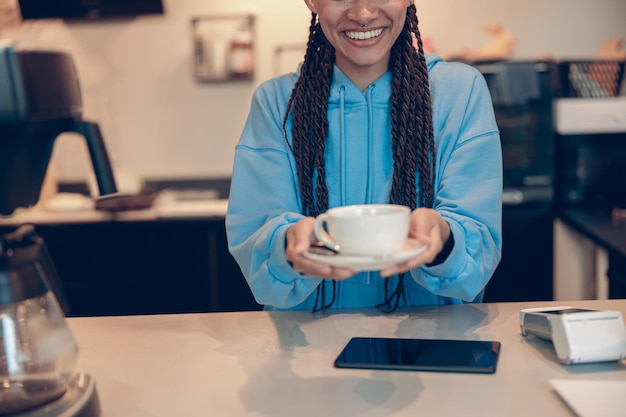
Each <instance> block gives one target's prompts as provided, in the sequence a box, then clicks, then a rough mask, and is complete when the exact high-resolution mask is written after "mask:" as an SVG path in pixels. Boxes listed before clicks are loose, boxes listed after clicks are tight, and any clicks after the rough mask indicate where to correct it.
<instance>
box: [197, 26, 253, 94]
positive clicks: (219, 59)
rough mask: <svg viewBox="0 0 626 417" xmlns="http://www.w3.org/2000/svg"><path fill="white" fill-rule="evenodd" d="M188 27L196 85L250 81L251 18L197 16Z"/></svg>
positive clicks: (251, 53) (251, 68) (251, 78)
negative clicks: (189, 27) (191, 33)
mask: <svg viewBox="0 0 626 417" xmlns="http://www.w3.org/2000/svg"><path fill="white" fill-rule="evenodd" d="M191 25H192V32H193V43H194V75H195V79H196V81H197V82H200V83H211V82H230V81H251V80H253V79H254V38H255V36H254V28H255V16H254V15H252V14H245V15H227V16H200V17H194V18H193V19H192V21H191Z"/></svg>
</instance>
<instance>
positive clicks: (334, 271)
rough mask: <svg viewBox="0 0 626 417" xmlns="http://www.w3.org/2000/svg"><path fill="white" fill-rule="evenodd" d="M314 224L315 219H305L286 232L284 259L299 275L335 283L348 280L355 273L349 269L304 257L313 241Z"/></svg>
mask: <svg viewBox="0 0 626 417" xmlns="http://www.w3.org/2000/svg"><path fill="white" fill-rule="evenodd" d="M314 223H315V218H313V217H305V218H304V219H302V220H299V221H298V222H297V223H295V224H294V225H293V226H291V227H290V228H289V230H287V234H286V236H285V239H286V240H287V242H286V243H287V244H286V248H285V257H286V258H287V260H288V261H289V262H290V263H291V265H292V266H293V269H295V270H296V271H298V272H299V273H300V274H301V275H306V276H311V277H322V278H325V279H333V280H337V281H341V280H344V279H347V278H350V277H351V276H352V275H354V274H355V273H356V272H355V271H353V270H352V269H350V268H341V267H334V266H331V265H327V264H324V263H321V262H316V261H314V260H312V259H309V258H306V257H305V256H304V253H305V252H307V251H308V250H309V248H310V247H311V242H312V241H313V240H314V239H315V238H314V235H313V225H314Z"/></svg>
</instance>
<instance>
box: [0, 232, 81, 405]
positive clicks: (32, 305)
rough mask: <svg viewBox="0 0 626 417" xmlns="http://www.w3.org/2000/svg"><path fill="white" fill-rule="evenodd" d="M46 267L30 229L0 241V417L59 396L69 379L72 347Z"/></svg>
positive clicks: (38, 240) (42, 250) (74, 349)
mask: <svg viewBox="0 0 626 417" xmlns="http://www.w3.org/2000/svg"><path fill="white" fill-rule="evenodd" d="M50 266H51V263H50V262H49V260H48V259H47V252H46V251H45V246H44V244H43V240H42V239H41V238H40V237H39V236H37V235H36V234H35V233H34V229H33V227H32V226H30V225H26V226H22V227H20V228H19V229H18V230H17V231H15V232H13V233H11V234H9V235H5V236H2V237H0V416H5V415H11V414H15V413H20V412H23V411H26V410H30V409H33V408H36V407H38V406H41V405H43V404H46V403H48V402H51V401H53V400H55V399H57V398H59V397H61V396H62V395H63V394H64V393H65V391H66V389H67V386H68V383H69V382H70V380H71V378H72V377H73V375H74V372H75V366H76V362H77V359H78V348H77V345H76V342H75V340H74V337H73V336H72V333H71V332H70V329H69V327H68V326H67V324H66V322H65V316H64V314H63V310H62V309H61V306H60V305H59V302H58V300H57V298H56V297H55V294H54V292H53V291H52V290H51V285H50V283H51V280H53V279H56V277H54V276H50V272H51V271H52V272H53V270H51V269H50Z"/></svg>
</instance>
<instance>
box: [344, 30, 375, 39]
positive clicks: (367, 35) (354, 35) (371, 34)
mask: <svg viewBox="0 0 626 417" xmlns="http://www.w3.org/2000/svg"><path fill="white" fill-rule="evenodd" d="M381 33H383V29H376V30H369V31H367V32H346V36H347V37H349V38H350V39H354V40H366V39H372V38H376V37H377V36H380V34H381Z"/></svg>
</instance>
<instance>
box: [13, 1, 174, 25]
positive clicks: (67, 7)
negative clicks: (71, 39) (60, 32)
mask: <svg viewBox="0 0 626 417" xmlns="http://www.w3.org/2000/svg"><path fill="white" fill-rule="evenodd" d="M19 5H20V11H21V15H22V18H23V19H25V20H29V19H49V18H62V19H76V20H85V19H86V20H96V19H104V18H121V17H133V16H138V15H144V14H157V15H158V14H163V13H164V10H163V1H162V0H56V1H51V0H19Z"/></svg>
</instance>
